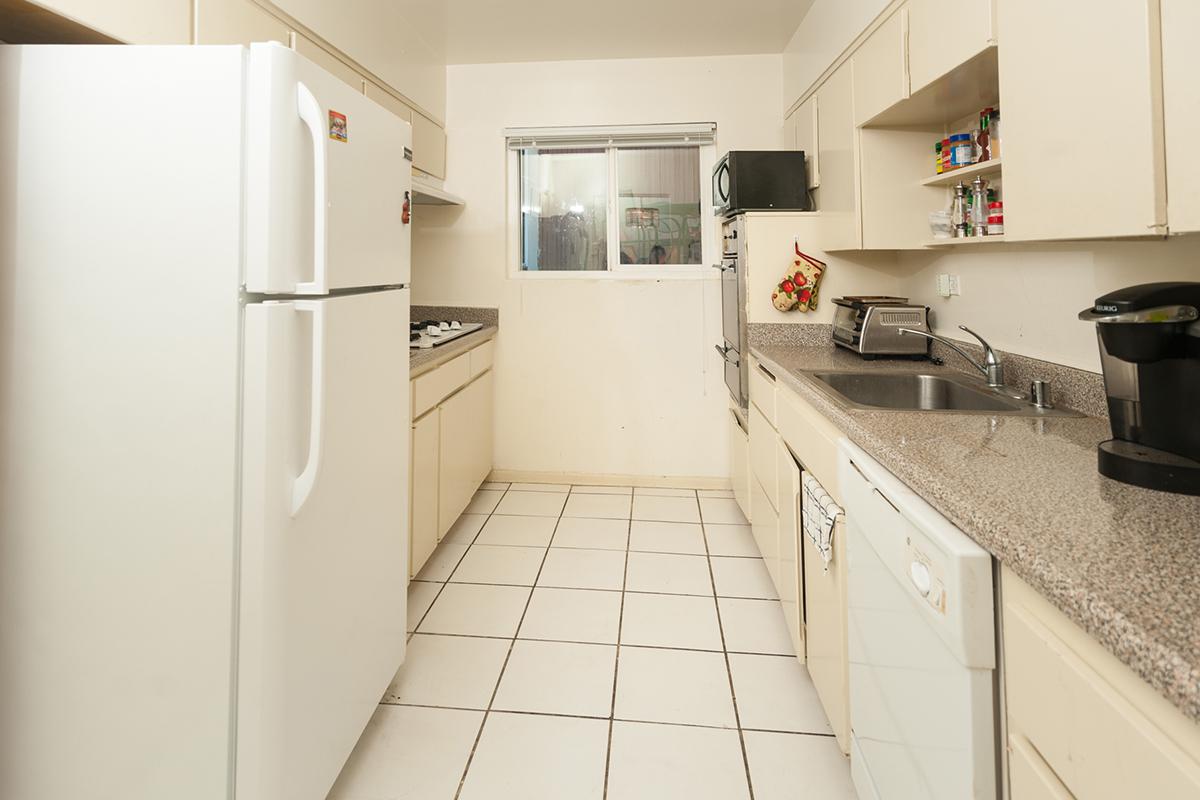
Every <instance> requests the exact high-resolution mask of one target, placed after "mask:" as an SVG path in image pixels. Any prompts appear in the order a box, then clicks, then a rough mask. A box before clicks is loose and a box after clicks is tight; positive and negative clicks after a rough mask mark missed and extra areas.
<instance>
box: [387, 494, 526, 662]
mask: <svg viewBox="0 0 1200 800" xmlns="http://www.w3.org/2000/svg"><path fill="white" fill-rule="evenodd" d="M489 491H500V500H497V501H496V505H495V506H493V507H492V510H491V511H489V512H488V513H487V519H485V520H484V521H483V525H480V526H479V530H477V531H475V535H474V536H472V537H471V541H470V542H469V543H468V544H467V546H466V548H465V549H464V550H463V554H462V555H461V556H459V557H458V561H455V562H454V568H453V569H451V570H450V572H449V573H447V575H446V580H444V581H440V583H441V584H442V585H441V587H440V588H439V589H438V590H437V594H435V595H434V596H433V600H431V601H429V605H428V606H426V608H425V613H424V614H422V615H421V618H420V619H419V620H417V624H416V625H413V629H412V631H410V632H408V633H407V635H406V636H405V639H404V641H405V642H409V641H412V637H414V636H416V635H417V631H419V630H420V629H421V625H422V624H424V622H425V618H426V617H428V616H429V612H430V611H432V610H433V605H434V603H436V602H437V601H438V598H439V597H441V596H442V592H444V591H446V587H447V586H449V585H450V579H451V578H452V577H454V572H455V570H457V569H458V568H459V566H460V565H461V564H462V562H463V559H464V558H466V557H467V553H469V552H471V548H472V547H474V546H475V541H476V540H477V539H478V538H479V534H481V533H483V529H484V527H486V526H487V524H488V523H489V522H491V521H492V517H494V516H495V515H496V509H497V508H499V507H500V502H501V501H502V500H504V495H506V494H508V489H504V490H496V489H491V490H489ZM464 513H465V512H464ZM458 516H459V519H461V518H462V514H459V515H458ZM454 522H455V523H457V522H458V520H457V519H456V520H455V521H454ZM450 527H451V528H453V527H454V525H451V526H450ZM446 533H447V534H449V533H450V531H446ZM445 540H446V537H445V536H443V537H442V542H444V541H445ZM442 542H438V543H437V547H435V548H434V552H437V548H438V547H441V546H442ZM425 563H426V564H428V563H429V560H428V559H426V561H425ZM423 568H424V567H422V569H423ZM420 574H421V573H420V572H418V573H417V575H420ZM415 580H417V576H416V575H414V576H413V577H412V578H410V579H409V581H408V584H409V585H412V582H413V581H415ZM428 582H429V581H422V583H428ZM404 591H405V593H406V594H407V592H408V586H405V589H404ZM405 602H406V603H407V598H405Z"/></svg>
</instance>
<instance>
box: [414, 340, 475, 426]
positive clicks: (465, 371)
mask: <svg viewBox="0 0 1200 800" xmlns="http://www.w3.org/2000/svg"><path fill="white" fill-rule="evenodd" d="M469 380H471V354H470V353H463V354H462V355H461V356H458V357H456V358H454V359H452V360H450V361H447V362H446V363H445V364H442V365H441V366H440V367H438V368H437V369H435V370H433V371H432V372H426V373H425V374H424V375H422V376H420V377H419V378H416V379H414V380H413V382H412V415H413V419H416V418H417V417H419V416H421V415H422V414H424V413H425V412H426V411H428V410H429V409H431V408H433V407H434V406H436V405H437V404H438V403H440V402H441V401H442V400H443V399H444V398H445V397H448V396H449V395H450V394H451V393H452V392H454V391H455V390H456V389H458V387H460V386H463V385H465V384H466V382H467V381H469Z"/></svg>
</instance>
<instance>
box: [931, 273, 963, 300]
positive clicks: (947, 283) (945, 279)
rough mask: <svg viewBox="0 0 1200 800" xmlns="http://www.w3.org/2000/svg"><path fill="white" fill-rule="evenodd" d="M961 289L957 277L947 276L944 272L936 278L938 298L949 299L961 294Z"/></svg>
mask: <svg viewBox="0 0 1200 800" xmlns="http://www.w3.org/2000/svg"><path fill="white" fill-rule="evenodd" d="M961 291H962V287H961V284H960V283H959V281H958V276H957V275H949V274H947V273H945V272H943V273H941V274H940V275H938V276H937V293H938V297H950V296H952V295H956V294H961Z"/></svg>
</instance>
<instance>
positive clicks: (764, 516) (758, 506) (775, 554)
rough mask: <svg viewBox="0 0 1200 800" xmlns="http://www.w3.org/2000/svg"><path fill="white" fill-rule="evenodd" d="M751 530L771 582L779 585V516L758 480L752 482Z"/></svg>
mask: <svg viewBox="0 0 1200 800" xmlns="http://www.w3.org/2000/svg"><path fill="white" fill-rule="evenodd" d="M750 513H751V517H750V518H751V520H753V521H752V522H751V523H750V530H751V532H752V533H753V534H754V541H755V542H756V543H757V544H758V552H759V553H760V554H761V555H762V557H763V561H765V562H766V565H767V572H768V573H770V575H771V582H772V583H773V584H775V585H776V586H778V585H779V515H778V514H777V513H775V508H774V507H773V506H772V505H771V502H770V501H769V500H767V493H766V492H765V491H763V486H762V484H761V483H759V482H758V480H757V479H752V480H751V481H750Z"/></svg>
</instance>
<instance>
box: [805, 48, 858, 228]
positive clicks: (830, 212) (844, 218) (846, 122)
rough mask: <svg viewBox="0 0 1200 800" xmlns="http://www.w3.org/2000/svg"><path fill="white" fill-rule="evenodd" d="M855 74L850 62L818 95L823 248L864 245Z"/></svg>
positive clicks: (842, 67)
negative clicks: (861, 224)
mask: <svg viewBox="0 0 1200 800" xmlns="http://www.w3.org/2000/svg"><path fill="white" fill-rule="evenodd" d="M852 75H853V64H852V63H851V62H849V61H847V62H845V63H844V64H842V66H841V67H839V68H838V70H837V71H836V72H834V73H833V75H831V76H830V77H829V79H828V80H826V81H825V83H823V84H821V88H820V89H818V90H817V94H816V97H817V109H818V113H817V151H818V158H819V159H820V163H821V197H820V200H821V204H820V206H819V209H820V212H821V218H820V220H821V222H820V226H819V230H820V238H821V242H820V245H821V249H822V250H855V249H858V248H859V247H861V246H862V236H861V229H860V225H859V213H858V130H857V128H856V127H855V125H854V87H853V77H852Z"/></svg>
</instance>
